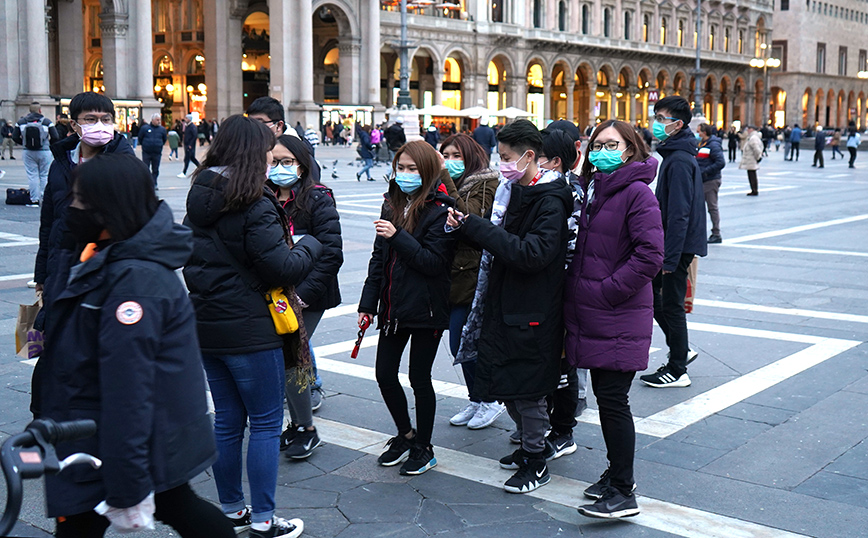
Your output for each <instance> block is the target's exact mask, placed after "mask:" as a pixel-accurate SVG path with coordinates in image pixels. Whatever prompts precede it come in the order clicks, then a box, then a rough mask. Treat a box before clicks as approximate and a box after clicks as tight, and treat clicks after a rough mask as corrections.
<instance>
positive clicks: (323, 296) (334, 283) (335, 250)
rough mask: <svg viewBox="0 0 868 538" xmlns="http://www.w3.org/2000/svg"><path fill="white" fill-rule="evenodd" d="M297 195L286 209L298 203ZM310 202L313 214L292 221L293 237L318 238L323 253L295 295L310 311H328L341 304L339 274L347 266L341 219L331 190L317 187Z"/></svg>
mask: <svg viewBox="0 0 868 538" xmlns="http://www.w3.org/2000/svg"><path fill="white" fill-rule="evenodd" d="M295 196H296V191H295V190H293V191H292V196H291V197H290V199H289V200H288V201H287V202H285V203H284V204H283V209H284V210H288V209H289V208H290V205H289V204H292V203H294V202H293V200H295ZM308 203H309V204H310V213H309V214H308V215H305V214H303V213H300V214H299V215H298V216H297V217H296V218H294V219H290V221H289V225H290V230H291V231H292V234H293V235H308V234H309V235H312V236H314V237H315V238H316V239H317V241H319V242H320V243H321V244H322V247H323V250H322V256H320V258H319V259H318V260H317V262H316V263H315V264H314V266H313V270H312V271H311V272H310V274H308V275H307V277H305V279H304V280H303V281H302V283H301V284H299V285H298V286H296V287H295V293H296V294H297V295H298V296H299V297H300V298H301V300H302V301H304V302H305V303H306V304H307V305H308V309H309V310H311V311H319V310H328V309H329V308H334V307H336V306H337V305H339V304H341V290H340V287H339V286H338V271H340V269H341V265H343V264H344V250H343V241H342V239H341V218H340V215H338V210H337V208H336V207H335V199H334V194H333V193H332V190H331V189H329V188H327V187H323V186H322V185H318V186H316V187H314V188H313V189H312V190H311V191H310V193H309V198H308Z"/></svg>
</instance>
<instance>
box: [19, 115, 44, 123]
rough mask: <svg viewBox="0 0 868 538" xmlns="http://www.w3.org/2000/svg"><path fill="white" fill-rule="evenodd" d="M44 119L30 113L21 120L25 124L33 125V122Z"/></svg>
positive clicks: (41, 116)
mask: <svg viewBox="0 0 868 538" xmlns="http://www.w3.org/2000/svg"><path fill="white" fill-rule="evenodd" d="M44 117H45V116H43V115H42V114H40V113H39V112H31V113H30V114H28V115H26V116H24V117H23V118H22V119H23V120H24V122H25V123H33V122H35V121H42V118H44Z"/></svg>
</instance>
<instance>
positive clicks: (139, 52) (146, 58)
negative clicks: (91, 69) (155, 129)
mask: <svg viewBox="0 0 868 538" xmlns="http://www.w3.org/2000/svg"><path fill="white" fill-rule="evenodd" d="M130 8H131V15H132V16H131V21H130V22H131V23H132V34H133V39H132V40H131V43H130V45H133V46H134V47H135V49H134V50H133V51H132V54H131V57H130V59H131V60H133V61H134V62H135V64H134V65H135V66H136V68H135V69H134V70H131V71H134V72H135V75H134V76H135V79H136V80H135V85H134V86H133V84H132V81H131V86H132V87H131V88H130V89H131V93H130V96H131V97H134V98H136V99H140V100H141V101H142V118H141V119H142V121H144V122H148V121H150V119H151V115H153V114H156V113H159V112H160V109H161V108H162V104H161V103H160V102H159V101H157V100H156V99H155V98H154V53H153V50H154V47H153V45H152V42H153V39H154V38H153V37H152V36H153V32H152V31H151V0H135V1H134V2H131V5H130ZM79 41H80V40H79ZM124 67H125V68H127V67H128V66H124Z"/></svg>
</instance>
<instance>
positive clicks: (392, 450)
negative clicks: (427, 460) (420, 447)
mask: <svg viewBox="0 0 868 538" xmlns="http://www.w3.org/2000/svg"><path fill="white" fill-rule="evenodd" d="M415 436H416V432H415V430H414V431H413V437H414V438H415ZM386 446H387V447H388V449H387V450H386V451H385V452H383V453H382V454H380V457H379V458H377V463H379V464H380V465H382V466H383V467H391V466H392V465H398V464H399V463H402V462H404V461H405V460H406V459H407V458H408V457H409V456H410V449H411V448H413V439H407V438H406V437H404V436H403V435H401V434H398V435H396V436H395V437H392V438H391V439H389V440H388V441H387V442H386Z"/></svg>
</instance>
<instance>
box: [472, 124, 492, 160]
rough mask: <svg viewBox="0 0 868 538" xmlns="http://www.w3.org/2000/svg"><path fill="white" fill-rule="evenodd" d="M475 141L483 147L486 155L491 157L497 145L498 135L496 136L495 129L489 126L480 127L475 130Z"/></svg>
mask: <svg viewBox="0 0 868 538" xmlns="http://www.w3.org/2000/svg"><path fill="white" fill-rule="evenodd" d="M473 139H474V140H476V142H477V143H478V144H479V145H480V146H482V149H484V150H485V153H487V154H489V155H491V150H492V148H494V146H496V145H497V135H495V134H494V129H492V128H491V127H489V126H488V125H480V126H479V127H477V128H476V129H474V130H473Z"/></svg>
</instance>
